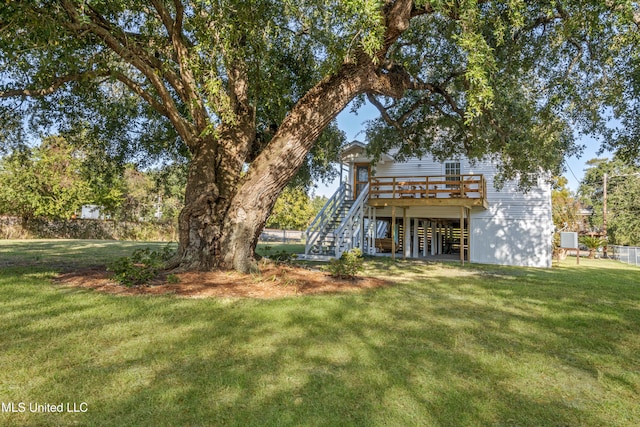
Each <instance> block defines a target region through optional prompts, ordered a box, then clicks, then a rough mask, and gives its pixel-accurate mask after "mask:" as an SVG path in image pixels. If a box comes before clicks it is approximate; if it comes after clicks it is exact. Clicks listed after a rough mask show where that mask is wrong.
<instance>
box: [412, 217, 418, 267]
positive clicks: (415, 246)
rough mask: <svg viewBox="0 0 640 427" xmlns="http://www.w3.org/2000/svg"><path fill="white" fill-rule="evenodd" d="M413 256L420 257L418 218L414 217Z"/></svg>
mask: <svg viewBox="0 0 640 427" xmlns="http://www.w3.org/2000/svg"><path fill="white" fill-rule="evenodd" d="M412 223H413V248H412V249H413V255H412V256H413V257H414V258H418V257H419V256H420V236H418V224H420V221H418V218H413V221H412Z"/></svg>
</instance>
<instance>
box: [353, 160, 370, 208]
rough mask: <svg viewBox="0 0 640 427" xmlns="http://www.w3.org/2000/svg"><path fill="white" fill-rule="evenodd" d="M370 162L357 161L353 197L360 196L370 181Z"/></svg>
mask: <svg viewBox="0 0 640 427" xmlns="http://www.w3.org/2000/svg"><path fill="white" fill-rule="evenodd" d="M369 168H370V165H369V163H356V164H355V177H354V180H353V183H354V184H353V198H354V200H355V199H357V198H358V195H359V194H360V192H361V191H362V190H363V189H364V187H365V186H366V185H367V184H368V183H369Z"/></svg>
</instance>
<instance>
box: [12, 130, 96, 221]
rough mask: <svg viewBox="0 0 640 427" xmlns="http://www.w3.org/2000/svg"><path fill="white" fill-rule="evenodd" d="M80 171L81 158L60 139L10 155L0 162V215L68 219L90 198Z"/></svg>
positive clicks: (48, 139)
mask: <svg viewBox="0 0 640 427" xmlns="http://www.w3.org/2000/svg"><path fill="white" fill-rule="evenodd" d="M81 169H82V159H81V156H80V155H79V153H78V152H76V151H74V149H73V148H72V147H71V146H70V145H69V144H68V143H67V142H66V141H65V139H64V138H61V137H49V138H46V139H44V140H43V141H42V144H40V146H38V147H36V148H34V149H22V150H16V151H14V152H12V153H11V154H10V155H7V156H6V157H4V158H2V159H1V160H0V213H3V214H9V215H18V216H20V217H22V218H24V219H30V218H34V217H48V218H67V219H68V218H71V216H72V215H73V214H75V213H76V212H78V211H79V210H80V207H81V206H82V204H84V203H87V202H88V201H89V200H90V197H91V196H90V194H91V191H90V190H91V188H90V186H89V184H88V182H87V181H86V180H84V179H83V178H82V174H81Z"/></svg>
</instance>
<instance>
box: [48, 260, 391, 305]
mask: <svg viewBox="0 0 640 427" xmlns="http://www.w3.org/2000/svg"><path fill="white" fill-rule="evenodd" d="M110 276H111V274H110V273H109V272H107V271H106V269H105V268H91V269H85V270H79V271H72V272H67V273H62V274H60V275H59V276H58V278H57V280H56V281H57V283H59V284H63V285H67V286H76V287H80V288H87V289H94V290H96V291H99V292H105V293H110V294H118V295H164V294H171V295H178V296H181V297H187V298H204V297H232V298H262V299H272V298H284V297H290V296H296V295H310V294H323V293H336V292H358V291H361V290H364V289H373V288H379V287H383V286H387V285H388V282H386V281H385V280H381V279H378V278H373V277H357V278H356V279H355V280H350V279H337V278H335V277H332V276H330V275H329V274H328V273H326V272H324V271H319V270H315V269H307V268H302V267H294V266H289V265H277V264H266V265H262V266H261V268H260V273H259V274H241V273H237V272H233V271H213V272H188V273H178V274H175V275H174V276H177V278H178V282H177V283H169V282H167V280H166V277H165V278H160V279H158V280H155V281H154V282H152V283H151V284H149V285H143V286H136V287H126V286H122V285H120V284H118V283H115V282H113V281H112V280H111V279H110Z"/></svg>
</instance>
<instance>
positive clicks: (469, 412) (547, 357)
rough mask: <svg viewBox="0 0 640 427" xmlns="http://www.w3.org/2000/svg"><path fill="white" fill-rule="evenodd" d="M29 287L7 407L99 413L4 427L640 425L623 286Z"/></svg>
mask: <svg viewBox="0 0 640 427" xmlns="http://www.w3.org/2000/svg"><path fill="white" fill-rule="evenodd" d="M406 267H410V268H411V269H416V271H415V273H416V274H417V273H424V270H423V269H421V268H420V266H401V268H402V269H403V270H405V271H406ZM423 267H424V266H423ZM433 269H437V267H436V266H433ZM16 271H19V272H20V274H21V275H22V276H21V278H20V279H18V280H16V277H17V276H18V275H17V274H12V269H8V270H5V271H4V272H3V273H2V274H0V302H1V304H2V305H3V310H1V311H0V313H1V314H0V321H1V322H2V324H3V329H2V330H3V332H0V343H1V344H0V349H1V352H0V354H1V356H0V361H2V363H1V365H2V366H5V367H10V368H8V369H7V368H5V369H3V371H2V373H1V374H0V379H1V381H0V384H2V386H1V389H0V391H1V392H2V395H3V399H6V400H8V401H16V402H20V401H26V402H29V401H33V402H87V404H88V408H89V411H88V412H87V413H84V414H82V413H80V414H29V413H25V414H1V416H2V417H3V418H2V419H1V420H2V421H6V422H7V424H9V425H11V424H16V425H20V424H38V425H57V424H69V423H75V422H78V423H81V424H83V425H203V424H205V425H222V424H231V425H300V424H304V425H633V424H636V423H637V422H638V421H639V420H640V414H639V412H638V408H637V405H636V403H635V402H636V400H637V397H638V393H639V389H638V385H639V383H640V379H639V378H638V374H637V366H638V357H637V356H636V355H637V354H638V350H639V348H638V340H637V330H638V326H639V325H640V318H639V313H640V311H639V310H640V308H639V305H638V301H639V300H640V298H639V294H638V289H637V288H633V287H631V288H630V286H629V285H630V283H627V282H625V281H626V280H627V279H628V276H627V273H626V272H622V273H616V272H615V271H611V272H608V273H607V275H608V277H607V279H606V282H607V283H601V282H600V281H599V280H598V279H593V278H591V279H589V278H590V277H592V276H593V275H594V274H596V273H598V272H599V271H600V270H598V269H592V270H587V269H584V270H580V271H578V272H574V273H570V272H568V271H567V272H561V273H562V274H566V275H567V277H568V275H570V274H577V275H578V278H577V279H576V280H574V282H575V283H564V282H563V280H564V279H562V275H561V278H560V279H553V278H554V277H556V276H554V273H553V271H550V272H539V271H533V270H527V269H516V270H514V271H513V274H509V271H507V270H504V269H493V267H491V269H488V270H487V269H484V268H479V269H477V270H473V271H472V272H473V273H474V274H475V276H473V275H467V276H466V277H464V274H467V273H469V270H465V269H461V270H460V272H461V277H460V278H458V279H457V280H451V276H450V275H449V274H450V271H447V274H446V275H439V274H438V271H435V272H433V274H432V275H431V276H430V278H429V279H428V280H416V281H414V282H411V283H408V284H404V285H399V286H396V287H392V288H388V289H383V290H378V291H375V292H369V293H365V294H362V295H332V296H321V297H311V298H294V299H285V300H279V301H254V300H215V299H209V300H181V299H173V298H169V297H161V298H159V297H151V298H127V297H124V298H123V297H114V296H108V295H101V294H97V293H93V292H88V291H80V290H75V289H66V288H58V287H55V286H52V285H50V284H48V283H46V282H43V278H46V277H47V274H46V273H37V272H33V273H31V275H29V274H22V273H24V270H23V269H22V270H17V269H16ZM16 271H14V273H15V272H16ZM462 273H464V274H462ZM478 277H479V278H481V279H482V278H483V277H484V278H485V279H486V280H478ZM612 279H616V280H617V281H618V282H625V283H616V281H615V280H614V281H612ZM634 367H635V368H634Z"/></svg>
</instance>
